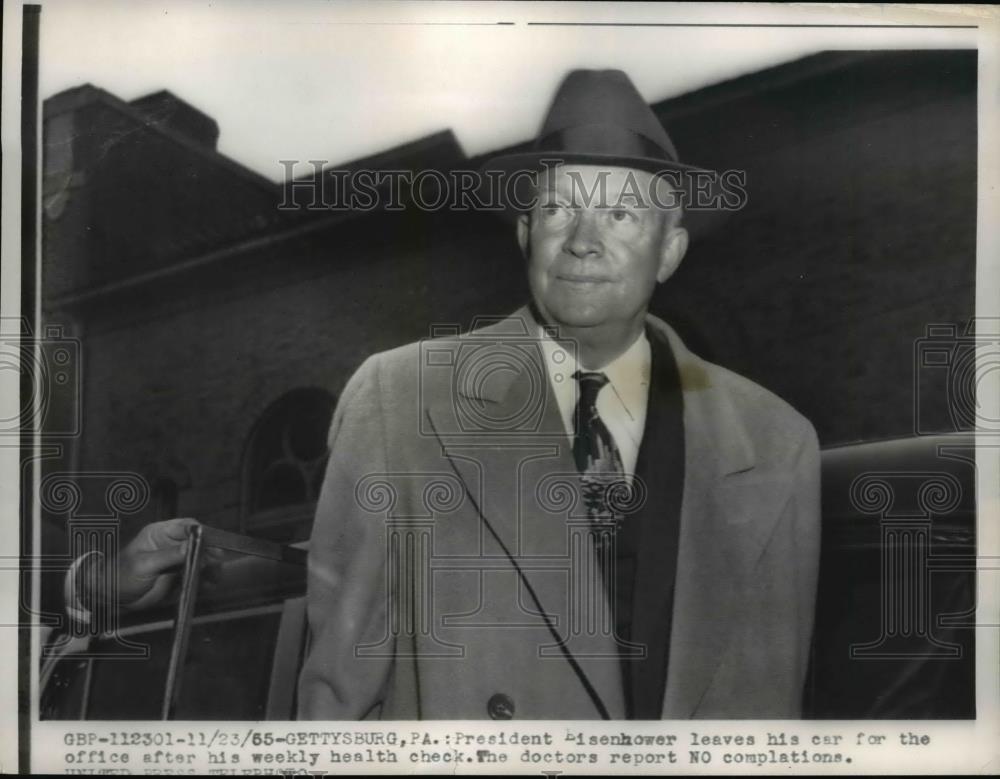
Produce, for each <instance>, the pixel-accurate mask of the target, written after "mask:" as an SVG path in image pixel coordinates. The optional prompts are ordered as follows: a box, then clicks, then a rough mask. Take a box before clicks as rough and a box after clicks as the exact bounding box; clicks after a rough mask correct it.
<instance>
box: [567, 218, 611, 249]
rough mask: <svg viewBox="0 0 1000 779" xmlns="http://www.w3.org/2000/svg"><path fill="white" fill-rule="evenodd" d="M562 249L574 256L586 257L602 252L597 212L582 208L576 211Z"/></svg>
mask: <svg viewBox="0 0 1000 779" xmlns="http://www.w3.org/2000/svg"><path fill="white" fill-rule="evenodd" d="M563 250H564V251H565V252H567V253H569V254H572V255H573V256H574V257H588V256H593V255H600V254H602V253H603V252H604V243H603V242H602V241H601V231H600V227H599V225H598V224H597V214H595V213H594V212H592V211H588V210H584V209H581V210H580V211H578V212H577V214H576V219H574V220H573V226H572V227H571V228H570V231H569V234H568V235H567V236H566V243H565V244H564V245H563Z"/></svg>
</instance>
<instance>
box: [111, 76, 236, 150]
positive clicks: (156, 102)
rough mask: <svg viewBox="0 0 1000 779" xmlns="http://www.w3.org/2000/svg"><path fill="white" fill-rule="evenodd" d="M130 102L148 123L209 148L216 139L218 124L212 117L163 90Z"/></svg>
mask: <svg viewBox="0 0 1000 779" xmlns="http://www.w3.org/2000/svg"><path fill="white" fill-rule="evenodd" d="M129 105H131V106H132V107H133V108H136V109H138V110H139V111H140V112H141V113H143V114H144V115H145V116H146V118H147V120H148V122H149V124H150V126H153V127H162V128H165V129H168V130H171V131H173V132H175V133H179V134H181V135H184V136H186V137H187V138H190V139H191V140H194V141H197V142H198V143H200V144H201V145H203V146H206V147H207V148H209V149H214V148H215V144H216V142H217V141H218V140H219V125H218V124H216V122H215V120H214V119H213V118H212V117H210V116H208V115H207V114H203V113H202V112H201V111H199V110H198V109H197V108H195V107H194V106H192V105H190V104H188V103H185V102H184V101H183V100H181V99H180V98H179V97H177V96H176V95H174V94H172V93H170V92H168V91H167V90H165V89H163V90H160V91H159V92H153V93H152V94H150V95H146V96H144V97H140V98H136V99H135V100H133V101H132V102H131V103H130V104H129Z"/></svg>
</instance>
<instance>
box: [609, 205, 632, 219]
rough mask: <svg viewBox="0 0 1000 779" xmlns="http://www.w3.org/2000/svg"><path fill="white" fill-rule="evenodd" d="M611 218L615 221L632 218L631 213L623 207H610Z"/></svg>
mask: <svg viewBox="0 0 1000 779" xmlns="http://www.w3.org/2000/svg"><path fill="white" fill-rule="evenodd" d="M611 218H612V219H613V220H614V221H616V222H625V221H628V220H629V219H631V218H632V214H630V213H629V212H628V211H627V210H625V209H624V208H612V209H611Z"/></svg>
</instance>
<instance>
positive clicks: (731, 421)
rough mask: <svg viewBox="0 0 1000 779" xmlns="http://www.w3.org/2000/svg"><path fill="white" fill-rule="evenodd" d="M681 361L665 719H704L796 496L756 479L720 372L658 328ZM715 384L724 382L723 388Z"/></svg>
mask: <svg viewBox="0 0 1000 779" xmlns="http://www.w3.org/2000/svg"><path fill="white" fill-rule="evenodd" d="M651 325H652V326H653V327H654V328H655V329H656V330H657V331H658V332H659V333H660V334H661V335H662V336H663V337H666V338H667V339H668V342H669V344H670V346H671V348H672V350H673V352H674V356H675V357H676V359H677V364H678V371H679V373H680V378H681V389H682V392H683V396H684V440H685V451H686V468H685V477H684V499H683V509H682V512H681V527H680V539H679V542H678V559H677V578H676V588H675V592H674V610H673V624H672V631H671V639H670V655H669V664H668V669H667V687H666V694H665V696H664V705H663V717H664V719H687V718H690V717H693V716H695V715H696V714H697V709H698V705H699V703H700V701H701V700H702V698H703V697H704V695H705V693H706V692H707V691H708V689H709V687H710V686H711V683H712V679H713V677H714V675H715V673H716V670H717V669H718V667H719V665H720V663H721V662H722V661H723V659H724V657H725V655H726V653H727V652H730V651H734V652H739V651H740V648H739V647H731V646H730V643H731V637H732V636H733V634H734V633H736V632H738V629H739V628H740V627H741V626H742V613H743V609H742V608H741V601H742V600H743V599H744V598H746V597H748V592H750V591H752V587H751V584H752V575H753V570H754V565H755V563H756V561H757V560H758V559H759V557H760V554H761V552H762V550H763V548H764V546H765V545H766V543H767V539H768V537H769V535H770V533H771V531H772V529H773V526H774V523H775V520H776V519H777V517H778V516H779V515H780V510H781V508H782V506H781V505H777V504H779V503H781V502H782V501H787V499H788V495H787V492H785V491H783V490H781V489H780V488H779V489H776V485H775V484H774V483H773V482H769V481H768V480H766V479H761V478H760V475H759V474H756V473H755V472H754V466H755V462H756V458H755V454H754V448H753V444H752V440H751V438H750V435H749V433H748V432H747V430H746V425H745V422H744V421H743V420H742V419H741V418H740V416H739V415H738V414H737V411H736V408H735V406H734V405H733V401H732V399H731V398H730V397H729V396H728V395H727V394H726V392H725V389H724V388H723V387H721V386H720V385H719V384H718V377H719V373H718V371H719V369H718V368H716V367H715V366H710V365H708V364H706V363H704V362H703V361H702V360H700V359H699V358H697V357H695V356H694V355H692V354H691V353H690V352H688V351H687V349H686V348H685V347H684V345H683V343H682V342H681V340H680V338H679V337H678V336H677V334H676V333H674V331H673V330H672V329H670V328H669V327H668V326H667V325H665V324H664V323H662V322H660V321H659V320H656V319H653V318H651ZM713 374H714V375H715V378H713Z"/></svg>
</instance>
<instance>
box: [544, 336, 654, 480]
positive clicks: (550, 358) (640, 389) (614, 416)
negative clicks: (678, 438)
mask: <svg viewBox="0 0 1000 779" xmlns="http://www.w3.org/2000/svg"><path fill="white" fill-rule="evenodd" d="M539 337H540V340H541V344H542V353H543V355H544V356H545V366H546V368H547V369H548V373H549V383H550V385H551V386H552V392H553V393H554V394H555V396H556V403H558V404H559V413H560V415H561V416H562V420H563V426H564V427H565V428H566V435H567V436H569V440H570V443H571V444H572V441H573V433H574V430H573V414H574V412H575V411H576V404H577V402H578V400H579V391H580V386H579V383H578V382H577V380H576V379H574V378H573V374H574V373H576V371H577V370H591V369H584V368H582V367H581V366H580V365H579V364H578V363H577V360H576V355H575V354H572V353H571V351H570V350H569V349H566V348H564V347H563V346H562V345H561V344H559V343H557V342H556V341H555V340H554V339H552V338H551V337H549V336H548V335H547V334H546V333H545V331H544V330H543V329H542V328H541V327H540V328H539ZM651 362H652V357H651V352H650V347H649V339H648V338H646V333H645V332H642V333H641V334H640V335H639V337H638V338H637V339H636V340H635V342H634V343H633V344H632V345H631V346H630V347H629V348H628V349H626V350H625V351H624V352H622V353H621V354H620V355H618V357H616V358H615V359H614V360H612V361H611V362H610V363H608V364H607V365H605V366H604V367H603V368H595V369H592V370H595V371H599V372H601V373H603V374H604V375H605V376H607V377H608V383H607V384H606V385H605V386H604V387H602V388H601V391H600V393H599V394H598V396H597V413H598V414H599V415H600V417H601V419H602V420H603V422H604V424H605V425H606V426H607V428H608V431H609V432H610V433H611V436H612V438H614V439H615V444H617V446H618V451H619V452H620V453H621V457H622V466H623V467H624V468H625V477H626V478H627V479H628V480H629V481H631V480H632V476H633V474H634V473H635V462H636V459H637V458H638V457H639V445H640V444H641V443H642V433H643V429H644V428H645V425H646V408H647V406H648V405H649V376H650V365H651Z"/></svg>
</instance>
